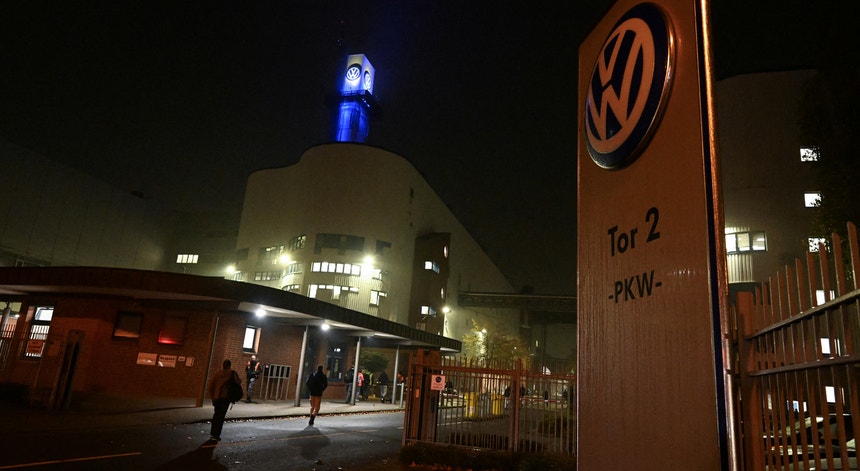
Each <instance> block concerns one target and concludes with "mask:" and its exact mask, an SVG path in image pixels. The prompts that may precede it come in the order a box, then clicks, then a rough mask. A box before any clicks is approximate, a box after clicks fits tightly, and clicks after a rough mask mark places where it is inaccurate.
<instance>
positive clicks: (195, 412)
mask: <svg viewBox="0 0 860 471" xmlns="http://www.w3.org/2000/svg"><path fill="white" fill-rule="evenodd" d="M294 403H295V401H294V400H292V399H291V400H289V401H271V400H265V399H264V400H259V401H254V402H252V403H250V404H249V403H246V402H244V401H240V402H237V403H235V404H233V406H232V407H231V408H230V409H229V410H228V411H227V420H228V421H230V420H250V419H274V418H281V417H297V416H307V415H308V412H309V409H310V402H309V401H308V399H302V401H301V405H299V406H295V405H294ZM402 410H403V408H402V407H401V406H400V404H398V403H397V402H395V403H394V404H389V403H385V404H382V403H381V402H379V400H378V399H377V400H375V401H374V400H370V399H369V400H367V401H360V402H356V403H355V405H354V406H353V405H350V404H346V403H344V402H341V401H335V400H323V402H322V407H320V415H321V416H325V415H332V414H357V413H370V412H394V411H402ZM212 411H213V410H212V404H211V403H210V402H208V401H207V402H205V403H204V404H203V406H202V407H196V406H195V404H194V400H192V399H131V400H130V399H128V398H112V397H107V396H102V397H89V398H80V399H77V400H76V401H73V403H72V405H71V407H70V408H69V410H47V409H44V408H40V407H30V406H27V405H24V404H20V403H17V404H16V403H14V402H9V401H0V417H3V420H4V423H6V424H11V425H13V426H10V427H0V437H2V436H3V434H5V433H21V432H27V431H42V430H75V429H90V428H93V427H97V428H111V427H125V426H129V425H157V424H190V423H205V422H207V421H209V420H211V419H212Z"/></svg>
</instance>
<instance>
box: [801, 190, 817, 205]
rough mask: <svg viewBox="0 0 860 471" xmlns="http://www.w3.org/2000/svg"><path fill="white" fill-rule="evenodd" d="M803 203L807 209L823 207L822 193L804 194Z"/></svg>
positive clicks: (809, 192)
mask: <svg viewBox="0 0 860 471" xmlns="http://www.w3.org/2000/svg"><path fill="white" fill-rule="evenodd" d="M803 203H804V205H805V206H806V207H807V208H817V207H819V206H821V192H819V191H808V192H806V193H804V194H803Z"/></svg>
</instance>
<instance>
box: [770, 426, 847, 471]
mask: <svg viewBox="0 0 860 471" xmlns="http://www.w3.org/2000/svg"><path fill="white" fill-rule="evenodd" d="M838 419H839V417H838V416H837V415H835V414H831V415H830V416H828V419H827V421H825V418H824V417H814V418H813V417H807V418H806V419H804V420H803V421H802V422H801V421H798V422H796V423H795V424H794V426H793V427H786V428H785V430H784V431H783V434H782V436H777V437H770V438H767V439H766V441H765V443H766V445H767V446H769V447H770V449H769V452H770V462H771V463H775V464H777V465H783V464H784V465H788V466H789V468H787V469H792V470H797V471H811V470H824V469H828V470H829V469H834V470H836V469H838V470H842V469H843V467H842V466H843V463H842V462H843V459H847V460H848V461H847V464H848V469H849V470H852V471H857V452H856V447H855V437H854V427H853V425H852V424H853V422H852V418H851V415H850V414H845V415H843V416H842V418H841V420H838ZM840 427H842V430H844V433H845V444H844V445H843V444H841V443H840V437H839V431H840ZM828 438H829V441H828ZM843 448H844V450H845V453H844V455H843V453H842V451H843ZM828 454H829V456H830V457H831V458H832V460H833V467H832V468H831V467H829V465H828V462H827V458H828ZM816 458H817V460H816ZM818 463H820V466H819V465H818ZM807 466H808V467H807Z"/></svg>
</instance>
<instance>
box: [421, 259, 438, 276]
mask: <svg viewBox="0 0 860 471" xmlns="http://www.w3.org/2000/svg"><path fill="white" fill-rule="evenodd" d="M424 269H425V270H433V271H434V272H436V273H439V265H438V264H437V263H436V262H434V261H432V260H427V261H425V262H424Z"/></svg>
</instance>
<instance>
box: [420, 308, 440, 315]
mask: <svg viewBox="0 0 860 471" xmlns="http://www.w3.org/2000/svg"><path fill="white" fill-rule="evenodd" d="M421 315H424V316H435V315H436V310H435V309H433V308H432V307H430V306H421Z"/></svg>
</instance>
